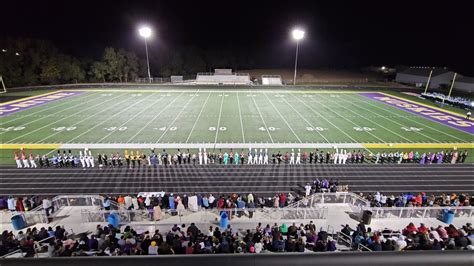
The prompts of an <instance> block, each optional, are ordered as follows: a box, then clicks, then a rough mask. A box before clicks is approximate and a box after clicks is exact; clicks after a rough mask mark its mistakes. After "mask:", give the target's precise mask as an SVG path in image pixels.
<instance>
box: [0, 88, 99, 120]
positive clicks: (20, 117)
mask: <svg viewBox="0 0 474 266" xmlns="http://www.w3.org/2000/svg"><path fill="white" fill-rule="evenodd" d="M94 94H98V93H91V94H89V95H85V97H75V96H82V95H81V94H78V95H75V96H72V98H66V99H68V100H70V101H66V102H63V101H62V100H59V101H57V102H51V103H46V104H45V105H49V104H52V103H61V104H58V105H55V106H50V107H48V108H43V109H41V110H39V111H36V112H34V113H31V114H26V115H20V114H21V112H20V113H18V115H20V116H19V117H16V118H14V119H11V120H8V121H5V122H0V126H3V125H5V124H8V123H11V122H13V121H16V120H18V119H22V118H25V117H30V116H33V115H36V114H38V113H41V112H45V111H48V110H51V109H53V108H57V107H61V106H63V105H67V104H71V102H75V101H79V102H81V103H82V102H83V101H84V99H85V98H87V97H89V96H93V95H94ZM66 99H64V100H66ZM81 103H79V104H75V105H74V106H72V107H71V108H74V107H76V106H78V105H80V104H81ZM42 105H43V104H42ZM42 105H38V106H35V107H39V106H42ZM35 107H33V108H35ZM71 108H66V109H61V111H64V110H68V109H71ZM25 111H26V110H25ZM14 115H17V114H14ZM49 116H52V115H45V116H40V118H38V119H36V120H33V122H36V121H37V120H39V119H42V118H45V117H49Z"/></svg>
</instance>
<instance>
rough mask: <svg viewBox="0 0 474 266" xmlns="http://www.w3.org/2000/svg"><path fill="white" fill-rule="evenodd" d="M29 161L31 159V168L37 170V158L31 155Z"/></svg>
mask: <svg viewBox="0 0 474 266" xmlns="http://www.w3.org/2000/svg"><path fill="white" fill-rule="evenodd" d="M29 159H30V165H31V168H37V167H38V166H37V165H36V163H35V157H34V156H33V154H31V153H30V158H29Z"/></svg>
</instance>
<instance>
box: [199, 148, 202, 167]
mask: <svg viewBox="0 0 474 266" xmlns="http://www.w3.org/2000/svg"><path fill="white" fill-rule="evenodd" d="M199 165H202V151H201V148H199Z"/></svg>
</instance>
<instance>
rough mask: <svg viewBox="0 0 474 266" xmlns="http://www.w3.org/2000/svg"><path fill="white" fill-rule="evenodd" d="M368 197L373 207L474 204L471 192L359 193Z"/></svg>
mask: <svg viewBox="0 0 474 266" xmlns="http://www.w3.org/2000/svg"><path fill="white" fill-rule="evenodd" d="M359 195H360V196H361V197H363V198H365V199H367V200H368V201H369V202H370V205H371V206H372V207H444V206H456V207H457V206H474V198H473V197H471V196H470V195H469V194H464V193H461V194H459V195H458V194H456V193H451V194H449V193H441V194H438V195H437V196H435V195H434V194H431V195H429V196H428V195H427V194H426V193H425V192H420V193H403V194H400V195H397V196H395V195H390V196H388V195H384V194H382V193H380V192H377V193H375V194H370V193H369V194H365V195H364V194H363V193H360V194H359Z"/></svg>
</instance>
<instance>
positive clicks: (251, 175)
mask: <svg viewBox="0 0 474 266" xmlns="http://www.w3.org/2000/svg"><path fill="white" fill-rule="evenodd" d="M473 173H474V165H472V164H464V165H461V164H458V165H449V164H445V165H429V166H419V165H415V164H411V165H373V164H368V165H331V164H329V165H326V164H322V165H320V164H316V165H299V166H289V165H281V166H273V165H269V166H255V165H251V166H248V165H244V166H240V165H239V166H235V165H232V166H230V165H227V166H223V165H208V166H195V167H194V166H192V165H181V166H179V165H178V166H177V167H168V168H163V167H161V166H160V167H158V168H153V167H149V168H148V167H147V168H141V169H133V170H129V169H125V168H108V169H103V170H101V169H98V168H94V169H86V170H83V169H80V168H75V169H71V168H48V169H16V168H0V195H61V194H128V193H130V194H132V193H133V194H136V193H138V192H145V191H147V192H156V191H166V192H174V193H194V192H195V193H214V194H219V193H225V194H229V193H232V192H237V193H248V192H253V193H257V194H265V195H273V194H275V193H278V192H300V193H301V192H302V191H303V190H304V189H303V187H304V185H305V184H306V183H307V182H312V180H314V179H315V177H319V178H320V179H321V178H332V179H334V180H336V179H337V180H339V182H340V184H341V185H345V184H347V185H349V190H350V191H351V192H376V191H380V192H384V193H387V194H392V193H393V194H395V193H400V192H420V191H424V192H427V193H429V194H430V193H435V194H438V193H441V192H456V193H461V192H465V193H470V194H474V178H473V177H474V174H473Z"/></svg>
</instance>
